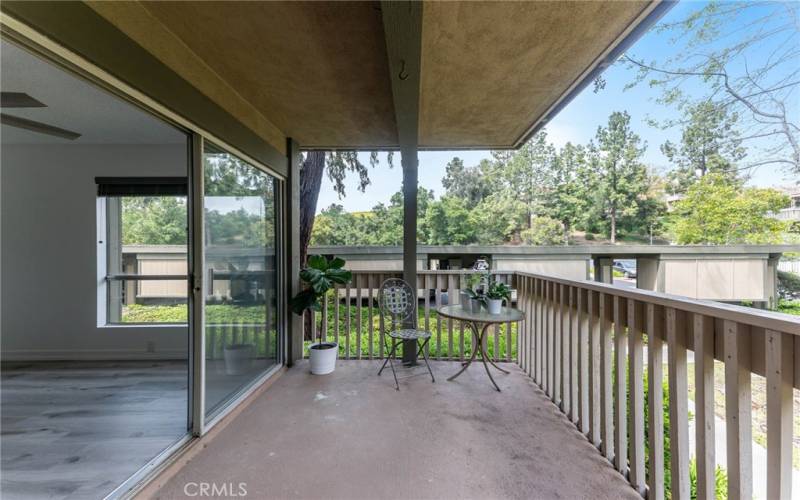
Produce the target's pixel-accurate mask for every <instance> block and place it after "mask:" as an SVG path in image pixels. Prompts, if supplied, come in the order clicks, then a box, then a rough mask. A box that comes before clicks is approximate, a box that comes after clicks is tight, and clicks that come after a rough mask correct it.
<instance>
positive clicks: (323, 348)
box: [291, 255, 353, 375]
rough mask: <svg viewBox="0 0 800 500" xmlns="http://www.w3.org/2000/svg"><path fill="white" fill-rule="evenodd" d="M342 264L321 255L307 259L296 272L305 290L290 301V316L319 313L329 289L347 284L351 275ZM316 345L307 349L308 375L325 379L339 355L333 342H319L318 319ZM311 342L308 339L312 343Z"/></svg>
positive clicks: (340, 260)
mask: <svg viewBox="0 0 800 500" xmlns="http://www.w3.org/2000/svg"><path fill="white" fill-rule="evenodd" d="M344 264H345V261H344V259H340V258H338V257H333V258H331V259H327V258H325V257H323V256H322V255H312V256H310V257H309V258H308V267H306V268H304V269H303V270H302V271H300V279H301V280H302V281H303V282H304V283H305V284H306V285H307V286H306V288H305V289H304V290H303V291H302V292H300V293H298V294H297V295H296V296H295V297H293V298H292V301H291V306H292V312H294V313H295V314H297V315H299V316H302V315H303V313H304V312H305V311H307V310H309V311H319V310H321V309H322V305H321V302H320V300H324V298H325V295H326V294H327V293H328V292H329V291H330V290H331V289H333V286H334V284H337V285H344V284H347V283H348V282H349V281H350V279H351V278H352V277H353V274H352V273H351V272H350V271H348V270H347V269H344ZM317 330H319V342H317V343H312V344H311V345H310V346H309V348H308V357H309V359H310V362H311V373H313V374H314V375H325V374H328V373H331V372H332V371H333V370H334V368H336V356H337V355H338V353H339V344H337V343H336V342H323V338H324V337H323V335H324V334H325V333H324V332H323V331H322V318H320V327H319V328H318V329H317ZM313 340H314V339H312V342H313Z"/></svg>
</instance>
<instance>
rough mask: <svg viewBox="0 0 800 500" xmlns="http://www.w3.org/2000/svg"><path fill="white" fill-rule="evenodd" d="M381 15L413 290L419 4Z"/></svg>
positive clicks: (385, 6) (399, 5) (412, 358)
mask: <svg viewBox="0 0 800 500" xmlns="http://www.w3.org/2000/svg"><path fill="white" fill-rule="evenodd" d="M381 13H382V16H383V32H384V36H385V38H386V55H387V59H388V62H389V77H390V81H391V83H392V100H393V103H394V114H395V122H396V124H397V138H398V144H399V145H400V154H401V155H402V165H403V279H405V280H406V281H407V282H408V284H409V285H411V287H412V288H413V289H415V290H416V288H417V165H418V163H419V159H418V157H417V151H418V149H419V82H420V55H421V53H422V2H415V1H388V0H386V1H383V2H381ZM409 326H410V325H409ZM416 357H417V349H416V342H414V341H406V342H404V343H403V362H404V363H405V364H416Z"/></svg>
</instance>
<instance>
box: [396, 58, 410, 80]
mask: <svg viewBox="0 0 800 500" xmlns="http://www.w3.org/2000/svg"><path fill="white" fill-rule="evenodd" d="M397 77H398V78H400V79H401V80H406V79H407V78H408V72H407V71H406V60H405V59H400V74H399V75H397Z"/></svg>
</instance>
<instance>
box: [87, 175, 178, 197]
mask: <svg viewBox="0 0 800 500" xmlns="http://www.w3.org/2000/svg"><path fill="white" fill-rule="evenodd" d="M94 180H95V182H96V183H97V195H98V196H186V195H187V193H188V182H187V179H186V177H95V179H94Z"/></svg>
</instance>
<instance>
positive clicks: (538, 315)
mask: <svg viewBox="0 0 800 500" xmlns="http://www.w3.org/2000/svg"><path fill="white" fill-rule="evenodd" d="M533 300H534V302H533V314H534V317H533V325H531V326H533V339H532V340H533V342H532V345H531V346H530V349H531V350H532V351H533V356H532V360H531V361H532V362H533V373H534V377H533V379H534V381H535V382H536V383H537V384H539V387H541V386H542V383H543V380H542V378H543V377H542V280H540V279H538V278H537V279H535V280H534V281H533Z"/></svg>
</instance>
